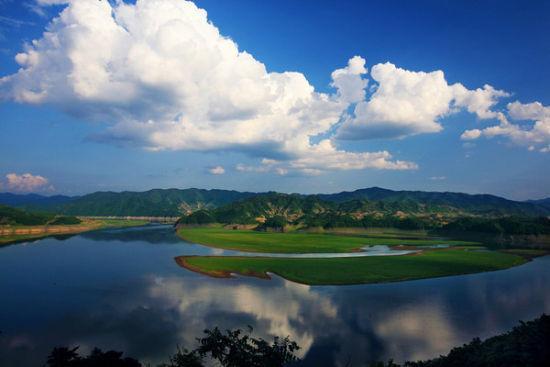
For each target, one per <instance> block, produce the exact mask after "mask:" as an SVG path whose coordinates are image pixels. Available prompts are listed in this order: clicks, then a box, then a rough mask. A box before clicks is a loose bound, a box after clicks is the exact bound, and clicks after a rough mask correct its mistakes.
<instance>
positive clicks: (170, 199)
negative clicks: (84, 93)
mask: <svg viewBox="0 0 550 367" xmlns="http://www.w3.org/2000/svg"><path fill="white" fill-rule="evenodd" d="M262 198H263V199H262ZM265 199H268V200H265ZM234 203H240V204H239V205H236V206H233V208H230V207H228V208H227V210H232V211H237V210H246V211H248V212H249V213H250V215H255V214H257V213H260V212H263V211H266V212H268V213H278V212H280V211H281V210H283V211H284V210H285V209H284V208H285V205H287V206H288V208H287V209H288V210H287V211H288V212H289V213H290V212H293V211H294V212H295V213H294V215H299V214H300V212H305V211H306V212H307V211H308V210H316V211H319V210H320V211H322V210H327V208H330V209H331V210H334V208H335V207H337V208H345V209H342V210H346V211H350V212H354V211H355V212H361V211H363V212H381V213H399V212H402V213H413V214H414V213H451V214H452V213H456V214H475V215H494V216H500V215H524V216H548V215H550V199H543V200H534V201H525V202H523V201H513V200H508V199H504V198H502V197H498V196H494V195H487V194H483V195H471V194H464V193H454V192H428V191H394V190H388V189H383V188H380V187H371V188H366V189H359V190H355V191H344V192H340V193H335V194H317V195H303V194H278V193H275V192H267V193H252V192H239V191H234V190H218V189H212V190H205V189H196V188H190V189H153V190H149V191H144V192H132V191H124V192H110V191H107V192H103V191H102V192H95V193H92V194H87V195H83V196H75V197H69V196H63V195H57V196H49V197H48V196H42V195H37V194H27V195H17V194H10V193H0V204H5V205H10V206H15V207H20V208H25V209H32V210H43V211H51V212H58V213H62V214H69V215H90V216H96V215H97V216H109V215H112V216H141V215H144V216H179V215H182V214H189V213H190V212H194V211H197V210H200V209H214V208H220V207H224V206H227V205H228V204H234ZM239 206H240V207H241V208H240V209H239ZM304 206H309V207H304Z"/></svg>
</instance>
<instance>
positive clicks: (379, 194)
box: [318, 187, 550, 216]
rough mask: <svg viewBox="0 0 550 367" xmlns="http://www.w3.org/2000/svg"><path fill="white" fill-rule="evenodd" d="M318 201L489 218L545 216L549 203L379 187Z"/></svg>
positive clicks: (335, 195)
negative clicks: (369, 203)
mask: <svg viewBox="0 0 550 367" xmlns="http://www.w3.org/2000/svg"><path fill="white" fill-rule="evenodd" d="M318 197H319V198H321V199H323V200H327V201H333V202H336V203H343V202H347V201H350V200H368V201H374V202H380V203H386V204H387V205H397V206H402V207H403V209H404V211H410V210H423V211H444V212H447V211H458V212H465V213H475V214H491V215H529V216H536V215H548V214H549V213H550V201H549V200H548V199H545V200H537V201H526V202H524V201H513V200H508V199H504V198H502V197H499V196H494V195H488V194H477V195H471V194H464V193H457V192H430V191H393V190H388V189H383V188H380V187H371V188H367V189H359V190H356V191H343V192H340V193H337V194H320V195H318Z"/></svg>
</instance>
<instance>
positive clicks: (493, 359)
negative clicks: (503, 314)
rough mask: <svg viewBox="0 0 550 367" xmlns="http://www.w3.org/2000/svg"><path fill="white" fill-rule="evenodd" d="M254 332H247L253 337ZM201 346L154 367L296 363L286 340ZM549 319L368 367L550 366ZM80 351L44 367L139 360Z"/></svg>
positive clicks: (207, 340) (63, 353)
mask: <svg viewBox="0 0 550 367" xmlns="http://www.w3.org/2000/svg"><path fill="white" fill-rule="evenodd" d="M251 330H252V329H250V331H251ZM197 341H198V344H199V346H198V347H197V348H196V349H194V350H192V351H188V350H186V349H183V350H178V352H177V353H176V354H175V355H174V356H172V357H171V358H170V362H169V363H167V364H162V365H160V366H158V367H204V366H209V365H212V363H211V362H215V363H214V365H217V366H223V367H283V366H288V365H289V364H291V363H292V362H296V361H298V358H297V357H296V356H295V354H294V353H295V352H296V351H297V350H298V349H299V347H298V345H297V344H296V343H295V342H293V341H291V340H290V339H289V338H288V337H287V338H284V339H281V338H274V340H273V341H272V342H271V343H270V342H267V341H266V340H264V339H256V338H253V337H252V336H251V335H250V333H243V332H242V331H241V330H227V331H226V332H222V331H220V330H219V329H218V328H215V329H213V330H205V336H204V337H202V338H198V339H197ZM549 346H550V316H549V315H542V316H541V317H539V318H538V319H536V320H533V321H529V322H521V323H520V325H519V326H516V327H514V328H513V329H512V330H511V331H509V332H507V333H504V334H501V335H498V336H495V337H492V338H489V339H487V340H485V341H481V340H480V339H479V338H475V339H474V340H472V341H471V342H470V343H468V344H465V345H463V346H461V347H457V348H454V349H452V350H451V351H450V352H449V354H448V355H446V356H441V357H438V358H434V359H431V360H427V361H418V362H405V363H404V364H403V365H399V364H396V363H394V362H393V361H389V362H386V363H384V362H377V363H372V364H370V367H465V366H467V367H542V366H548V361H550V348H549ZM77 350H78V347H76V348H73V349H69V348H55V349H54V350H53V351H52V353H51V354H50V356H49V357H48V361H47V366H48V367H99V366H101V367H140V366H142V364H140V363H139V362H138V361H137V360H135V359H132V358H123V357H122V352H114V351H108V352H102V351H101V350H99V349H94V351H92V353H91V354H90V355H89V356H87V357H81V356H80V355H79V354H78V353H77Z"/></svg>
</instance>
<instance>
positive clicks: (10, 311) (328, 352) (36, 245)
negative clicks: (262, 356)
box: [0, 225, 550, 367]
mask: <svg viewBox="0 0 550 367" xmlns="http://www.w3.org/2000/svg"><path fill="white" fill-rule="evenodd" d="M223 253H224V252H223V251H221V250H216V249H210V248H207V247H204V246H199V245H192V244H189V243H186V242H184V241H182V240H180V239H178V238H177V237H176V236H175V234H174V232H173V231H172V228H171V227H170V226H165V225H157V226H145V227H138V228H126V229H111V230H102V231H96V232H89V233H83V234H80V235H76V236H70V237H64V238H45V239H42V240H38V241H35V242H28V243H20V244H16V245H10V246H4V247H0V269H1V270H0V291H1V294H2V301H1V302H0V332H1V333H0V365H1V366H37V365H41V364H43V363H44V362H45V359H46V356H47V354H48V352H49V351H50V350H51V349H52V348H53V347H54V346H58V345H67V346H72V345H79V346H80V349H81V350H82V351H84V352H86V351H89V350H90V349H91V348H93V347H95V346H97V347H100V348H102V349H115V350H121V351H125V352H126V355H129V356H132V357H134V358H138V359H140V360H141V361H142V362H151V363H157V362H161V361H166V360H167V357H168V356H169V355H170V354H171V353H173V352H174V351H175V350H176V347H177V346H178V345H179V346H187V347H193V346H194V345H195V344H194V343H195V337H197V336H200V335H201V333H202V330H203V329H205V328H211V327H214V326H219V327H221V328H246V327H247V325H250V326H252V327H253V328H254V333H255V334H256V335H257V336H261V337H264V338H269V337H270V336H272V335H280V336H286V335H290V337H291V338H292V339H294V340H296V341H297V342H298V344H299V345H300V346H301V350H300V355H301V356H302V357H303V365H304V366H316V367H317V366H338V365H341V366H343V365H346V363H348V362H351V363H352V365H353V366H360V365H363V364H365V363H367V362H370V361H374V360H382V359H384V360H385V359H388V358H393V359H394V360H396V361H403V360H410V359H425V358H431V357H436V356H438V355H440V354H446V353H447V352H448V351H449V350H450V349H451V348H452V347H454V346H458V345H461V344H463V343H465V342H468V341H470V340H471V339H472V338H473V337H476V336H479V337H481V338H485V337H488V336H492V335H494V334H497V333H501V332H503V331H506V330H508V329H510V328H511V327H513V326H514V325H516V324H517V323H518V321H519V320H529V319H533V318H535V317H537V316H539V315H540V314H542V313H543V312H546V313H549V312H550V256H546V257H543V258H538V259H535V260H534V261H531V262H529V263H527V264H525V265H522V266H519V267H516V268H512V269H508V270H503V271H497V272H491V273H482V274H472V275H465V276H453V277H446V278H437V279H427V280H417V281H407V282H399V283H391V284H372V285H359V286H315V287H312V286H305V285H300V284H296V283H292V282H289V281H286V280H284V279H281V278H278V277H274V279H272V280H261V279H255V278H245V277H238V278H235V279H214V278H209V277H206V276H203V275H200V274H196V273H193V272H190V271H188V270H186V269H184V268H181V267H179V266H178V265H177V264H176V262H175V261H174V257H176V256H180V255H193V254H196V255H199V254H200V255H204V254H223Z"/></svg>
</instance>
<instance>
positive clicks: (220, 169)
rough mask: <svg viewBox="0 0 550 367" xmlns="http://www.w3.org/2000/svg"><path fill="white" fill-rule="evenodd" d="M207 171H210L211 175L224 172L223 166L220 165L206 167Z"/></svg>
mask: <svg viewBox="0 0 550 367" xmlns="http://www.w3.org/2000/svg"><path fill="white" fill-rule="evenodd" d="M208 173H210V174H211V175H223V174H224V173H225V168H223V167H222V166H215V167H210V168H209V169H208Z"/></svg>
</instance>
